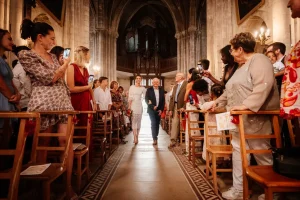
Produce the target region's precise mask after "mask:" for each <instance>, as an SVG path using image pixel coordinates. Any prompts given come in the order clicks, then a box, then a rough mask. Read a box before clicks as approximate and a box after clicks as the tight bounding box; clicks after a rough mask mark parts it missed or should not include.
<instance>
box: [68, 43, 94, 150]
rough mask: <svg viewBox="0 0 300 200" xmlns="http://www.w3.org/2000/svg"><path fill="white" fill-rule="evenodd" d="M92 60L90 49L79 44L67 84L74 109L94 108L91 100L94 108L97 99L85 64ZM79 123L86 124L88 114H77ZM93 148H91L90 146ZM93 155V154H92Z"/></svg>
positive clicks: (69, 70)
mask: <svg viewBox="0 0 300 200" xmlns="http://www.w3.org/2000/svg"><path fill="white" fill-rule="evenodd" d="M89 61H90V52H89V49H88V48H86V47H83V46H79V47H77V48H76V49H75V54H74V63H71V64H70V65H69V67H68V71H67V85H68V87H69V89H70V92H71V102H72V105H73V107H74V110H78V111H89V110H93V109H92V104H91V100H93V103H94V108H96V107H95V99H94V93H93V90H92V86H93V81H91V82H90V83H89V82H88V79H89V72H88V70H87V68H86V67H85V65H86V64H87V63H89ZM77 119H78V122H77V125H79V126H85V125H86V123H87V120H88V116H87V114H80V115H78V116H77ZM90 149H91V148H90ZM90 155H91V154H90Z"/></svg>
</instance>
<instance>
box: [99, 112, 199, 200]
mask: <svg viewBox="0 0 300 200" xmlns="http://www.w3.org/2000/svg"><path fill="white" fill-rule="evenodd" d="M126 139H127V140H128V144H127V145H125V148H124V151H125V154H124V156H123V158H122V159H121V161H120V164H119V166H118V168H117V170H116V172H115V174H114V176H113V178H112V180H111V182H110V184H109V185H108V188H107V189H106V191H105V193H104V195H103V198H102V199H104V200H111V199H122V200H126V199H128V200H129V199H130V200H135V199H147V200H151V199H153V200H154V199H155V200H156V199H166V200H168V199H170V200H171V199H172V200H176V199H178V200H179V199H197V198H196V196H195V194H194V192H193V190H192V189H191V187H190V185H189V184H188V182H187V180H186V178H185V176H184V174H183V172H182V171H181V169H180V167H179V165H178V163H177V162H176V160H175V158H174V156H173V154H172V152H170V151H169V150H168V148H167V146H168V139H169V136H168V135H167V134H166V133H165V132H164V131H163V130H160V135H159V139H158V145H157V146H153V145H152V142H153V141H152V136H151V131H150V120H149V117H148V116H147V115H144V116H143V120H142V129H141V132H140V136H139V143H138V144H137V145H134V144H133V137H132V135H130V136H128V137H127V138H126Z"/></svg>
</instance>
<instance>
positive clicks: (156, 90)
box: [153, 88, 159, 106]
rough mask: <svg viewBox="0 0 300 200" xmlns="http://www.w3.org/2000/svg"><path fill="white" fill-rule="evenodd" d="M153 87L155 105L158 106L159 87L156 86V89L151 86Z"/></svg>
mask: <svg viewBox="0 0 300 200" xmlns="http://www.w3.org/2000/svg"><path fill="white" fill-rule="evenodd" d="M153 89H154V93H155V98H156V106H158V105H159V89H158V88H157V89H155V88H153Z"/></svg>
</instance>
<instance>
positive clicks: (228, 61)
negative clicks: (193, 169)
mask: <svg viewBox="0 0 300 200" xmlns="http://www.w3.org/2000/svg"><path fill="white" fill-rule="evenodd" d="M229 51H230V45H226V46H225V47H223V48H222V49H221V50H220V53H221V60H222V62H223V63H224V65H225V67H224V73H223V77H222V80H221V81H220V80H218V79H216V78H215V77H213V75H211V73H210V72H209V71H205V72H204V76H205V77H207V78H209V79H210V80H211V81H212V82H214V83H216V84H219V85H222V86H223V87H225V85H226V83H227V82H228V81H229V79H230V78H231V77H232V75H233V74H234V72H235V71H236V69H237V68H238V63H236V62H235V61H234V58H233V56H232V55H231V54H230V52H229Z"/></svg>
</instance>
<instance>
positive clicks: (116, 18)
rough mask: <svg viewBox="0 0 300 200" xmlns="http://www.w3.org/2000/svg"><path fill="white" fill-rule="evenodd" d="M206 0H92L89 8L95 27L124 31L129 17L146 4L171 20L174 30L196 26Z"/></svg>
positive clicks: (200, 19)
mask: <svg viewBox="0 0 300 200" xmlns="http://www.w3.org/2000/svg"><path fill="white" fill-rule="evenodd" d="M205 1H206V0H92V1H91V8H92V9H94V12H93V11H92V13H94V14H95V15H97V16H95V17H96V18H97V19H96V20H95V26H96V28H97V27H99V28H109V29H110V30H112V31H116V32H118V31H124V29H125V27H126V25H127V24H128V23H129V21H130V19H131V18H132V17H133V16H134V14H135V13H136V12H138V11H139V10H140V9H141V8H142V7H144V6H146V5H148V6H149V7H150V8H151V9H152V10H154V11H155V12H157V13H158V14H159V15H160V16H161V17H162V19H164V20H165V21H166V22H168V23H170V22H171V21H173V23H174V25H175V30H176V32H181V31H184V30H187V29H188V28H189V27H198V26H199V24H200V23H201V21H203V19H205V15H203V13H204V14H205V8H204V7H205ZM167 10H168V12H167ZM170 24H172V23H170Z"/></svg>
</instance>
